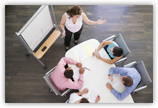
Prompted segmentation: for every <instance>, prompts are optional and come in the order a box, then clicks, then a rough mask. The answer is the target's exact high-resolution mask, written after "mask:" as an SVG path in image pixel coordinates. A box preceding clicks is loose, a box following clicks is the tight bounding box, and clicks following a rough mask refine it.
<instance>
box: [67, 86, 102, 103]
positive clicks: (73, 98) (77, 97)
mask: <svg viewBox="0 0 158 108" xmlns="http://www.w3.org/2000/svg"><path fill="white" fill-rule="evenodd" d="M86 93H88V89H87V88H85V89H83V90H82V91H80V92H77V93H72V94H71V95H70V98H69V103H90V102H89V101H88V99H86V98H83V97H82V96H80V95H82V94H86ZM99 100H100V96H99V95H98V96H97V98H96V100H95V103H98V101H99Z"/></svg>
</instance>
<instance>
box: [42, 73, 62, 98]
mask: <svg viewBox="0 0 158 108" xmlns="http://www.w3.org/2000/svg"><path fill="white" fill-rule="evenodd" d="M43 78H44V79H45V81H46V83H47V85H48V87H49V88H50V89H51V90H53V92H54V93H55V94H56V95H61V93H60V91H59V90H58V89H57V88H56V86H55V85H54V84H53V82H52V81H51V80H50V77H49V76H48V75H45V76H43Z"/></svg>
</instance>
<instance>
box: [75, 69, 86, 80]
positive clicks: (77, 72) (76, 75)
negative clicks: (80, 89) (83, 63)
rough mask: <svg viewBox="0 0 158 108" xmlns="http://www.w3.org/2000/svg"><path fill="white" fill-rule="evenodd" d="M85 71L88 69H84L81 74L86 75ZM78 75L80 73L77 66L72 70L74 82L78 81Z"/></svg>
mask: <svg viewBox="0 0 158 108" xmlns="http://www.w3.org/2000/svg"><path fill="white" fill-rule="evenodd" d="M87 73H88V70H86V69H85V71H84V73H83V75H86V74H87ZM79 76H80V73H79V68H78V69H76V70H75V71H74V74H73V79H74V81H75V82H77V81H78V79H79Z"/></svg>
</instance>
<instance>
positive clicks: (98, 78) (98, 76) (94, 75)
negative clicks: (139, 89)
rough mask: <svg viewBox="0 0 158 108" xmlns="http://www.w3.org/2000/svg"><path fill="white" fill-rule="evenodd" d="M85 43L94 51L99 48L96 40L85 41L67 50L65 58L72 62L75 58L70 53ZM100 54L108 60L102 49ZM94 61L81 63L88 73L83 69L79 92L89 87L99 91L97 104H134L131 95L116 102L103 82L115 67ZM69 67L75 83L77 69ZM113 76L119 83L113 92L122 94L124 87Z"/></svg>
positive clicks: (90, 58) (94, 58)
mask: <svg viewBox="0 0 158 108" xmlns="http://www.w3.org/2000/svg"><path fill="white" fill-rule="evenodd" d="M86 43H91V45H92V47H93V48H94V50H95V49H97V47H98V46H99V44H100V43H99V41H98V40H96V39H89V40H87V41H84V42H82V43H80V44H78V45H76V46H75V47H73V48H71V49H69V50H68V51H67V52H66V54H65V57H70V58H72V59H74V60H76V59H75V57H74V55H73V53H72V51H73V50H74V49H76V48H78V47H81V46H82V45H84V44H86ZM100 52H101V53H102V54H103V55H104V58H107V59H110V58H109V56H108V55H107V53H106V51H105V50H104V49H103V48H102V49H101V50H100ZM96 60H98V59H97V58H96V57H94V56H92V57H89V58H87V59H85V60H83V61H82V65H83V67H87V68H89V69H90V71H88V70H86V69H85V73H84V74H83V79H84V82H83V87H82V89H81V90H83V89H84V88H88V89H90V88H91V87H94V88H97V89H99V90H100V94H99V95H100V101H99V102H98V103H134V101H133V99H132V97H131V95H129V96H127V97H126V98H125V99H124V100H122V101H120V100H118V99H117V98H116V97H115V96H114V95H113V94H112V93H111V92H110V90H109V89H108V88H107V87H106V85H105V83H104V81H105V80H106V79H108V73H109V69H110V68H111V67H115V65H114V64H107V63H105V62H102V63H101V64H98V63H97V62H96ZM69 66H70V67H71V68H72V69H73V70H74V72H75V73H74V76H73V77H74V80H75V81H77V79H78V77H79V71H78V70H79V68H77V67H76V66H74V65H70V64H69ZM114 76H115V77H116V78H117V80H118V81H119V86H117V87H114V88H115V90H117V91H118V92H123V91H124V90H125V86H124V85H123V84H122V83H121V80H120V75H118V74H114ZM86 95H87V94H83V95H82V96H83V97H86Z"/></svg>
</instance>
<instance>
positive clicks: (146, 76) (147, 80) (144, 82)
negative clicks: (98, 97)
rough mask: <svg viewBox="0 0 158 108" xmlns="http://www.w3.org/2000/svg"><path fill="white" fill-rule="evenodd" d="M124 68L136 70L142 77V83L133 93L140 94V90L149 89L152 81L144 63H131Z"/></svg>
mask: <svg viewBox="0 0 158 108" xmlns="http://www.w3.org/2000/svg"><path fill="white" fill-rule="evenodd" d="M124 68H135V69H136V70H137V71H138V72H139V74H140V75H141V81H140V83H139V84H138V85H137V87H136V88H135V89H134V91H133V92H135V93H136V92H138V91H139V90H142V89H145V88H146V87H147V85H148V84H149V83H151V82H152V81H151V79H150V76H149V74H148V72H147V70H146V68H145V65H144V63H143V61H140V62H137V63H136V61H134V62H131V63H129V64H127V65H124Z"/></svg>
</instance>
